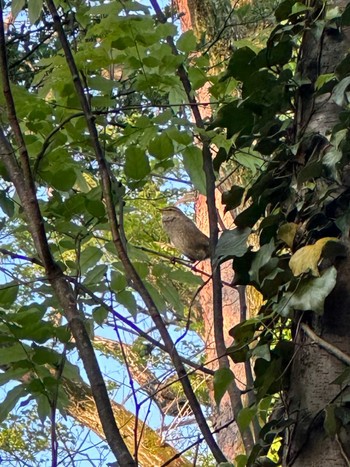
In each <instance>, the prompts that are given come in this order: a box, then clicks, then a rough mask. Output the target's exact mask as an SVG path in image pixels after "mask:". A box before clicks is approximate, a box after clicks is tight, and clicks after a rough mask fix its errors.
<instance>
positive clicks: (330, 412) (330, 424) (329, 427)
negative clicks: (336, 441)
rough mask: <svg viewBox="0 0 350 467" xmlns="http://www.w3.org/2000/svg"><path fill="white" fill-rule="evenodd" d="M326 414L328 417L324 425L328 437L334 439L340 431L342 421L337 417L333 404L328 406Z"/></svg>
mask: <svg viewBox="0 0 350 467" xmlns="http://www.w3.org/2000/svg"><path fill="white" fill-rule="evenodd" d="M325 414H326V416H325V419H324V423H323V426H324V429H325V431H326V433H327V435H328V436H330V437H331V438H334V436H335V435H336V434H337V433H338V432H339V429H340V421H339V420H338V419H337V417H336V416H335V406H334V405H333V404H330V405H327V407H326V408H325Z"/></svg>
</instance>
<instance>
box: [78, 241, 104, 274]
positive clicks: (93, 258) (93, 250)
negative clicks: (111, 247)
mask: <svg viewBox="0 0 350 467" xmlns="http://www.w3.org/2000/svg"><path fill="white" fill-rule="evenodd" d="M102 255H103V253H102V251H101V250H100V249H99V248H97V247H96V246H88V247H87V248H85V250H83V251H82V253H81V255H80V262H79V267H80V271H81V272H82V274H84V273H85V272H87V271H88V270H89V269H90V268H92V267H96V266H97V263H98V261H99V260H100V259H101V258H102Z"/></svg>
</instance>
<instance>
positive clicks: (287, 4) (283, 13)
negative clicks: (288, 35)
mask: <svg viewBox="0 0 350 467" xmlns="http://www.w3.org/2000/svg"><path fill="white" fill-rule="evenodd" d="M296 2H297V0H286V1H284V2H282V3H280V4H279V5H278V7H277V8H276V11H275V17H276V20H277V21H278V22H281V21H284V20H286V19H288V17H289V15H290V14H291V13H292V8H293V5H294V3H296Z"/></svg>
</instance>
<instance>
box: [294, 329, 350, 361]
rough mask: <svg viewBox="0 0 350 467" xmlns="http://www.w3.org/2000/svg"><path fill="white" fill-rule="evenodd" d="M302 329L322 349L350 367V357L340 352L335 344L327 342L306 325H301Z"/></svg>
mask: <svg viewBox="0 0 350 467" xmlns="http://www.w3.org/2000/svg"><path fill="white" fill-rule="evenodd" d="M300 327H301V329H302V330H303V331H304V332H305V334H306V335H307V336H309V337H310V339H312V340H313V341H314V342H316V344H317V345H319V346H320V347H321V348H322V349H325V350H327V352H328V353H330V354H331V355H334V357H336V358H337V359H338V360H340V361H341V362H343V363H345V364H346V365H349V366H350V356H349V355H347V354H346V353H344V352H343V351H342V350H340V349H339V348H338V347H335V346H334V345H333V344H331V343H329V342H327V341H325V340H324V339H322V337H320V336H318V335H317V334H315V333H314V332H313V331H312V329H310V328H309V326H308V325H307V324H305V323H301V324H300Z"/></svg>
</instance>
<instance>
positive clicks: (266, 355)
mask: <svg viewBox="0 0 350 467" xmlns="http://www.w3.org/2000/svg"><path fill="white" fill-rule="evenodd" d="M252 356H253V357H255V358H263V359H264V360H266V361H267V362H269V361H270V360H271V353H270V347H269V346H268V345H267V344H263V345H257V346H256V347H255V348H254V349H253V351H252Z"/></svg>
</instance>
